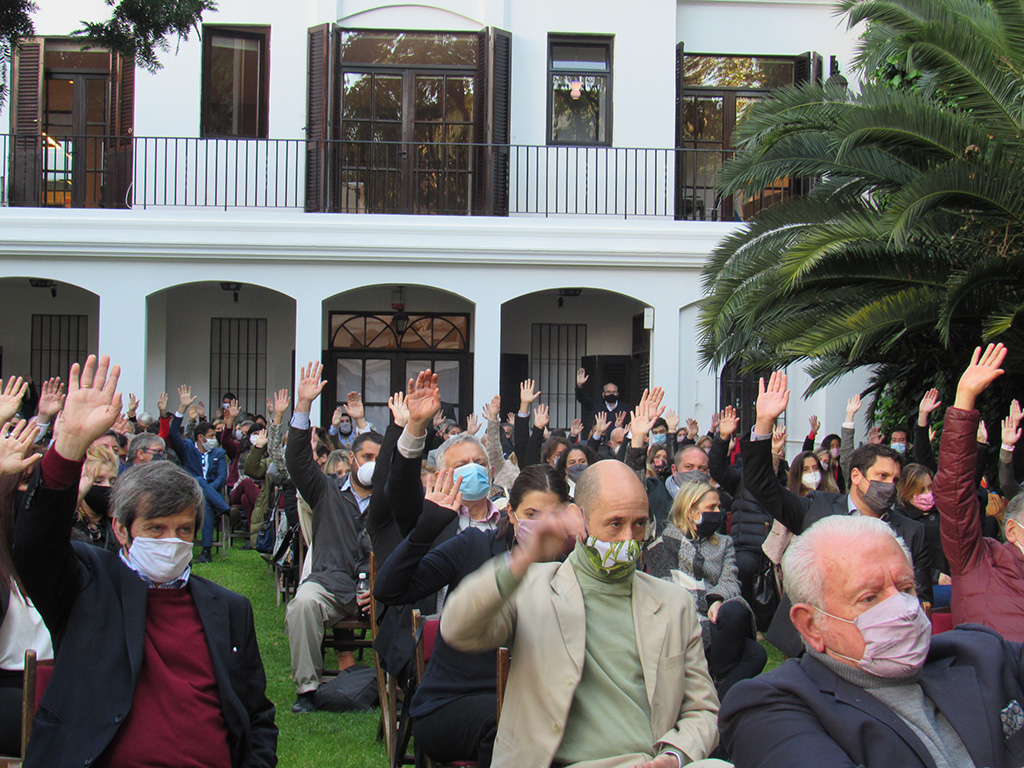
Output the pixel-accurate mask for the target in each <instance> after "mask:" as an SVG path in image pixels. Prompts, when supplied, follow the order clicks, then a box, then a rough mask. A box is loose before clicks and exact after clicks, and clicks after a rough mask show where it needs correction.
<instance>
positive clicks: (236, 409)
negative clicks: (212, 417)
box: [224, 400, 242, 422]
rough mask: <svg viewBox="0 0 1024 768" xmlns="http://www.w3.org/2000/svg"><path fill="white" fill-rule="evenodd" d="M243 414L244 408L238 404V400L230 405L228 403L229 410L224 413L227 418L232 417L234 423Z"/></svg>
mask: <svg viewBox="0 0 1024 768" xmlns="http://www.w3.org/2000/svg"><path fill="white" fill-rule="evenodd" d="M241 412H242V406H240V405H239V404H238V401H237V400H232V401H231V402H230V403H228V407H227V410H226V411H224V416H225V417H227V416H230V417H231V421H232V422H234V420H235V419H237V418H238V416H239V414H241Z"/></svg>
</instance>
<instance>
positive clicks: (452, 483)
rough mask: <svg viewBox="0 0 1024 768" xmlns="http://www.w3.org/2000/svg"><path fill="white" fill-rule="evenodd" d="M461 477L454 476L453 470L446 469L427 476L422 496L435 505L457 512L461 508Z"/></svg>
mask: <svg viewBox="0 0 1024 768" xmlns="http://www.w3.org/2000/svg"><path fill="white" fill-rule="evenodd" d="M461 486H462V478H461V477H455V470H453V469H446V470H444V471H443V472H438V473H436V474H435V475H434V476H433V477H428V478H427V485H426V488H425V489H424V494H423V498H425V499H426V500H427V501H432V502H434V503H435V504H437V506H439V507H443V508H445V509H450V510H451V511H452V512H458V511H459V510H460V509H461V508H462V492H461V491H460V490H459V488H460V487H461Z"/></svg>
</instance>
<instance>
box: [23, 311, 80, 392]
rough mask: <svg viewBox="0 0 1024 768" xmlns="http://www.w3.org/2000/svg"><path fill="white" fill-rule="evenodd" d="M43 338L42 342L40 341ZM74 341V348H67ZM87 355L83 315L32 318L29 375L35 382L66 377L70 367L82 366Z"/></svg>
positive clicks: (49, 314)
mask: <svg viewBox="0 0 1024 768" xmlns="http://www.w3.org/2000/svg"><path fill="white" fill-rule="evenodd" d="M44 335H45V338H44ZM74 339H77V348H72V346H71V344H72V341H73V340H74ZM88 354H89V316H88V315H87V314H78V313H74V314H55V313H42V312H37V313H33V314H32V319H31V330H30V342H29V371H31V373H32V376H33V377H34V379H35V380H36V381H40V382H42V381H46V380H47V379H48V378H50V377H52V376H66V375H67V372H68V371H69V370H70V369H71V364H72V363H74V362H77V363H79V364H81V365H84V364H85V358H86V356H87V355H88Z"/></svg>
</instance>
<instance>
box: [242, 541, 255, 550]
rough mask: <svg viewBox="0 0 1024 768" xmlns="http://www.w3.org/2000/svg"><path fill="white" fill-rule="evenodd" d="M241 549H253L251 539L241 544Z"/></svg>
mask: <svg viewBox="0 0 1024 768" xmlns="http://www.w3.org/2000/svg"><path fill="white" fill-rule="evenodd" d="M241 549H242V551H243V552H244V551H245V550H247V549H254V547H253V545H252V542H251V541H246V542H245V544H243V545H242V547H241Z"/></svg>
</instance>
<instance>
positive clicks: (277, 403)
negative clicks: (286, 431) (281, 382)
mask: <svg viewBox="0 0 1024 768" xmlns="http://www.w3.org/2000/svg"><path fill="white" fill-rule="evenodd" d="M291 404H292V399H291V397H289V396H288V390H287V389H279V390H277V392H276V393H275V394H274V416H275V417H277V418H280V417H282V416H284V414H285V413H287V411H288V408H289V407H290V406H291ZM278 423H280V421H278Z"/></svg>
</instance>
